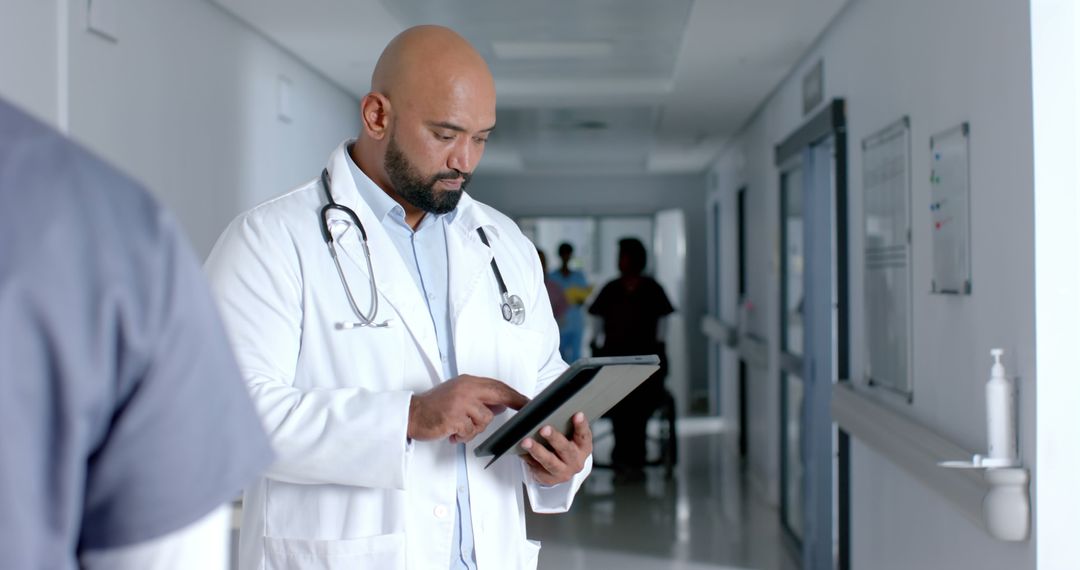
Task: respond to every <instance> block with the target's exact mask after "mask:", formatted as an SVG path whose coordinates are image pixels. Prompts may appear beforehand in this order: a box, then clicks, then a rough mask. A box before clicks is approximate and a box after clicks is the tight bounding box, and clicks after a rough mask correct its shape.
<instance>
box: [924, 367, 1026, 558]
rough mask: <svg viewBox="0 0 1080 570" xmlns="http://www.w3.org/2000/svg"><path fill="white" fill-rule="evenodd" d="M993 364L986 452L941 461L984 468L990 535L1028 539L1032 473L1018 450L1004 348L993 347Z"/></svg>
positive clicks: (951, 465) (952, 465)
mask: <svg viewBox="0 0 1080 570" xmlns="http://www.w3.org/2000/svg"><path fill="white" fill-rule="evenodd" d="M990 354H991V355H992V356H993V357H994V365H993V366H991V367H990V379H989V380H988V381H987V382H986V440H987V447H988V448H989V449H988V452H987V456H986V457H983V456H982V455H978V454H977V455H975V456H974V457H973V458H972V459H971V460H970V461H942V462H940V463H939V465H941V466H942V467H948V468H952V469H982V470H984V474H985V475H984V480H985V481H986V485H987V487H988V488H987V492H986V495H985V496H984V497H983V505H982V506H983V520H984V522H985V523H986V530H987V531H989V533H990V536H993V537H994V538H996V539H998V540H1004V541H1010V542H1013V541H1023V540H1027V539H1028V536H1029V532H1030V530H1031V502H1030V499H1029V497H1028V485H1029V483H1030V474H1029V473H1028V470H1027V469H1025V468H1023V467H1021V466H1020V458H1019V454H1018V453H1017V451H1016V412H1017V410H1016V391H1015V390H1014V388H1013V382H1012V381H1011V380H1010V379H1009V377H1008V376H1006V375H1005V365H1004V364H1002V362H1001V357H1002V355H1004V354H1005V351H1004V350H1002V349H1000V348H995V349H993V350H991V351H990Z"/></svg>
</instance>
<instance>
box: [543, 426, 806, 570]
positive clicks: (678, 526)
mask: <svg viewBox="0 0 1080 570" xmlns="http://www.w3.org/2000/svg"><path fill="white" fill-rule="evenodd" d="M691 422H692V420H691ZM600 431H601V430H598V433H599V432H600ZM684 431H685V432H691V431H692V432H696V433H694V434H693V435H686V436H681V437H680V442H679V444H680V449H679V455H680V457H679V460H680V462H679V464H678V465H677V466H676V468H675V472H674V476H673V477H672V478H671V479H670V480H669V479H666V478H665V477H664V473H663V469H662V468H660V467H650V468H648V469H647V471H648V473H647V479H646V481H644V482H641V483H630V484H619V485H615V484H613V477H612V473H611V471H610V470H606V469H597V470H595V471H594V472H593V475H592V476H591V477H590V478H589V480H588V481H587V482H586V485H585V487H584V488H583V489H582V491H581V492H580V493H579V494H578V496H577V498H576V499H575V502H574V506H573V508H572V509H571V511H570V512H569V513H566V514H563V515H534V514H531V513H530V514H529V515H528V521H527V526H528V529H529V538H531V539H533V540H539V541H541V542H542V544H543V547H542V548H541V550H540V570H609V569H610V570H661V569H671V570H743V569H746V570H797V568H798V566H797V564H796V563H795V561H794V558H793V556H792V555H791V553H790V551H789V549H787V548H785V546H784V541H783V537H782V530H781V528H780V524H779V514H778V512H777V511H776V509H774V508H771V507H769V506H767V505H766V504H764V502H762V500H761V499H760V497H759V495H758V494H756V493H754V492H753V491H752V489H751V488H750V485H749V483H748V481H747V480H746V477H745V475H744V474H743V470H742V468H741V467H740V465H739V461H738V459H737V458H736V457H734V455H733V454H731V453H730V451H726V449H730V446H728V447H726V448H725V445H724V438H725V437H730V436H727V435H725V434H723V433H719V432H716V431H715V430H704V431H703V430H691V429H681V428H680V433H682V432H684ZM610 442H611V440H610V438H603V437H598V439H597V443H596V455H597V457H605V456H606V455H607V453H608V449H607V448H609V447H610V445H611V443H610Z"/></svg>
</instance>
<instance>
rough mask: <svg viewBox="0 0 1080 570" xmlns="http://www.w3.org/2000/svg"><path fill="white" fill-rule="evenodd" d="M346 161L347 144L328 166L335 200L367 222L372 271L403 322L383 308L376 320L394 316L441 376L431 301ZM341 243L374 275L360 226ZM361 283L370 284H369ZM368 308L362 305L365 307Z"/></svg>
mask: <svg viewBox="0 0 1080 570" xmlns="http://www.w3.org/2000/svg"><path fill="white" fill-rule="evenodd" d="M345 160H347V159H346V157H345V148H344V144H343V145H342V146H339V147H338V149H337V151H336V152H334V154H333V155H332V156H331V158H330V164H329V166H328V167H327V168H328V169H329V171H330V181H331V182H330V193H331V195H333V196H334V201H335V202H337V203H338V204H342V205H344V206H347V207H349V208H351V209H352V210H353V211H354V212H355V213H356V216H357V217H358V218H359V219H360V222H361V223H362V224H364V229H365V230H366V231H367V238H368V249H369V250H370V252H371V267H372V269H371V270H372V272H373V273H374V274H375V284H376V286H377V288H378V291H379V295H380V296H381V297H382V299H383V300H384V301H386V303H388V304H390V305H391V306H392V307H393V308H394V310H395V311H396V312H397V314H398V316H400V317H401V321H402V322H400V323H395V322H393V316H392V315H391V314H390V313H389V311H385V310H384V309H382V308H380V311H379V315H378V316H377V317H376V320H377V321H379V322H382V321H383V320H385V319H387V318H390V319H392V320H391V323H390V326H402V325H404V326H405V327H406V328H407V329H408V330H409V332H410V333H411V334H412V336H413V337H414V338H415V339H416V342H417V345H418V346H420V347H421V351H422V353H423V355H424V359H425V361H426V362H427V365H428V367H429V368H430V369H431V370H432V371H434V374H433V377H435V378H438V377H441V375H442V364H441V361H440V359H439V346H438V342H437V340H436V337H435V325H434V323H432V322H431V314H430V313H429V312H428V310H427V302H426V301H425V300H424V297H423V295H422V294H421V292H420V290H419V289H418V288H417V286H416V281H415V280H414V279H413V277H412V275H411V274H410V273H409V270H408V268H407V267H406V266H405V262H404V261H403V260H402V259H401V255H400V254H399V253H398V250H397V247H395V246H394V244H393V242H392V241H391V240H390V236H389V235H388V234H387V233H386V229H385V228H383V225H382V223H381V222H380V221H379V220H378V219H377V218H376V217H375V213H374V212H373V211H372V210H371V208H370V207H368V205H367V203H366V202H364V200H363V199H362V198H361V197H360V194H359V192H358V191H357V190H356V184H355V183H354V180H353V175H352V172H351V171H350V169H349V165H348V164H347V163H346V162H345ZM337 243H338V246H339V249H341V250H343V251H344V252H345V256H346V257H348V258H349V260H350V261H351V262H352V263H353V265H354V266H355V267H356V268H357V269H358V270H359V271H360V273H361V274H362V275H363V276H364V278H365V279H368V278H370V276H369V274H368V266H367V262H366V261H365V259H364V249H363V245H362V244H361V242H360V231H359V229H358V228H353V229H350V230H348V231H346V232H345V233H344V234H342V235H341V237H340V238H339V239H338V242H337ZM361 285H362V286H364V287H366V286H367V283H366V282H365V283H362V284H361ZM352 286H353V287H357V286H358V285H352ZM364 308H365V307H361V309H364Z"/></svg>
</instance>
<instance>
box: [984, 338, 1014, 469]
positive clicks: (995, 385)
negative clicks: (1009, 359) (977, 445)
mask: <svg viewBox="0 0 1080 570" xmlns="http://www.w3.org/2000/svg"><path fill="white" fill-rule="evenodd" d="M990 354H991V355H992V356H993V357H994V365H993V366H992V367H990V380H988V381H987V382H986V437H987V443H988V450H987V451H988V453H987V456H986V457H984V458H983V460H982V464H983V465H984V466H986V467H1011V466H1014V465H1017V453H1016V399H1015V391H1014V390H1013V383H1012V382H1011V381H1010V380H1009V379H1008V378H1007V377H1006V376H1005V366H1004V365H1003V364H1002V363H1001V356H1002V355H1003V354H1005V351H1004V350H1002V349H1000V348H995V349H993V350H991V351H990Z"/></svg>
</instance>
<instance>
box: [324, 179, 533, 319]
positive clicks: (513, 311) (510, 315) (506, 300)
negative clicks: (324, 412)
mask: <svg viewBox="0 0 1080 570" xmlns="http://www.w3.org/2000/svg"><path fill="white" fill-rule="evenodd" d="M320 179H321V182H322V188H323V192H324V193H325V194H326V202H327V203H326V205H324V206H323V207H322V208H321V209H320V210H319V216H320V217H321V218H322V219H321V223H320V224H319V230H320V232H321V233H322V236H323V241H325V242H326V247H327V249H328V250H329V251H330V257H331V258H332V259H333V260H334V267H335V269H336V270H337V274H338V278H339V279H341V285H342V287H343V288H344V289H345V297H346V299H347V300H348V302H349V308H351V309H352V311H353V313H354V314H355V315H356V317H357V319H359V320H358V321H356V322H351V323H350V322H339V323H335V325H334V328H336V329H338V330H349V329H355V328H362V327H377V328H381V327H386V326H389V322H388V321H383V322H381V323H377V322H375V319H376V317H378V314H379V290H378V287H377V286H376V284H375V271H374V270H373V268H372V265H371V249H370V248H369V246H368V236H367V230H365V229H364V224H363V223H361V222H360V217H359V216H357V215H356V212H354V211H353V210H352V208H349V207H347V206H343V205H341V204H338V203H337V202H335V201H334V197H333V195H331V193H330V173H329V172H328V171H327V170H326V169H325V168H324V169H323V171H322V176H321V177H320ZM333 212H341V213H343V214H345V215H346V216H347V217H348V218H349V220H350V221H351V222H352V223H353V225H354V226H356V228H357V229H358V230H359V231H360V244H361V246H362V247H363V248H364V262H365V263H366V264H367V270H368V286H369V288H370V292H371V304H370V305H369V307H368V310H367V312H361V311H360V308H359V307H358V306H357V305H356V299H354V298H353V294H352V289H351V288H350V287H349V281H348V279H347V278H346V277H345V271H344V270H343V269H342V268H341V261H340V260H339V259H338V254H337V247H336V245H337V244H336V242H335V240H334V235H333V233H332V232H331V231H330V221H331V220H330V214H332V213H333ZM476 232H477V233H478V234H480V241H481V242H483V243H484V245H485V246H487V247H488V248H489V249H491V244H490V243H489V242H488V238H487V234H486V233H484V228H476ZM491 272H492V273H493V274H494V275H495V282H496V283H498V285H499V296H500V304H499V310H500V312H501V313H502V317H503V319H504V320H506V321H507V322H509V323H512V324H515V325H520V324H522V323H524V322H525V303H523V302H522V301H521V297H518V296H517V295H511V294H510V291H509V290H508V289H507V288H506V281H504V280H503V276H502V272H501V271H499V264H498V263H497V262H496V261H495V256H494V254H493V255H492V256H491Z"/></svg>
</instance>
